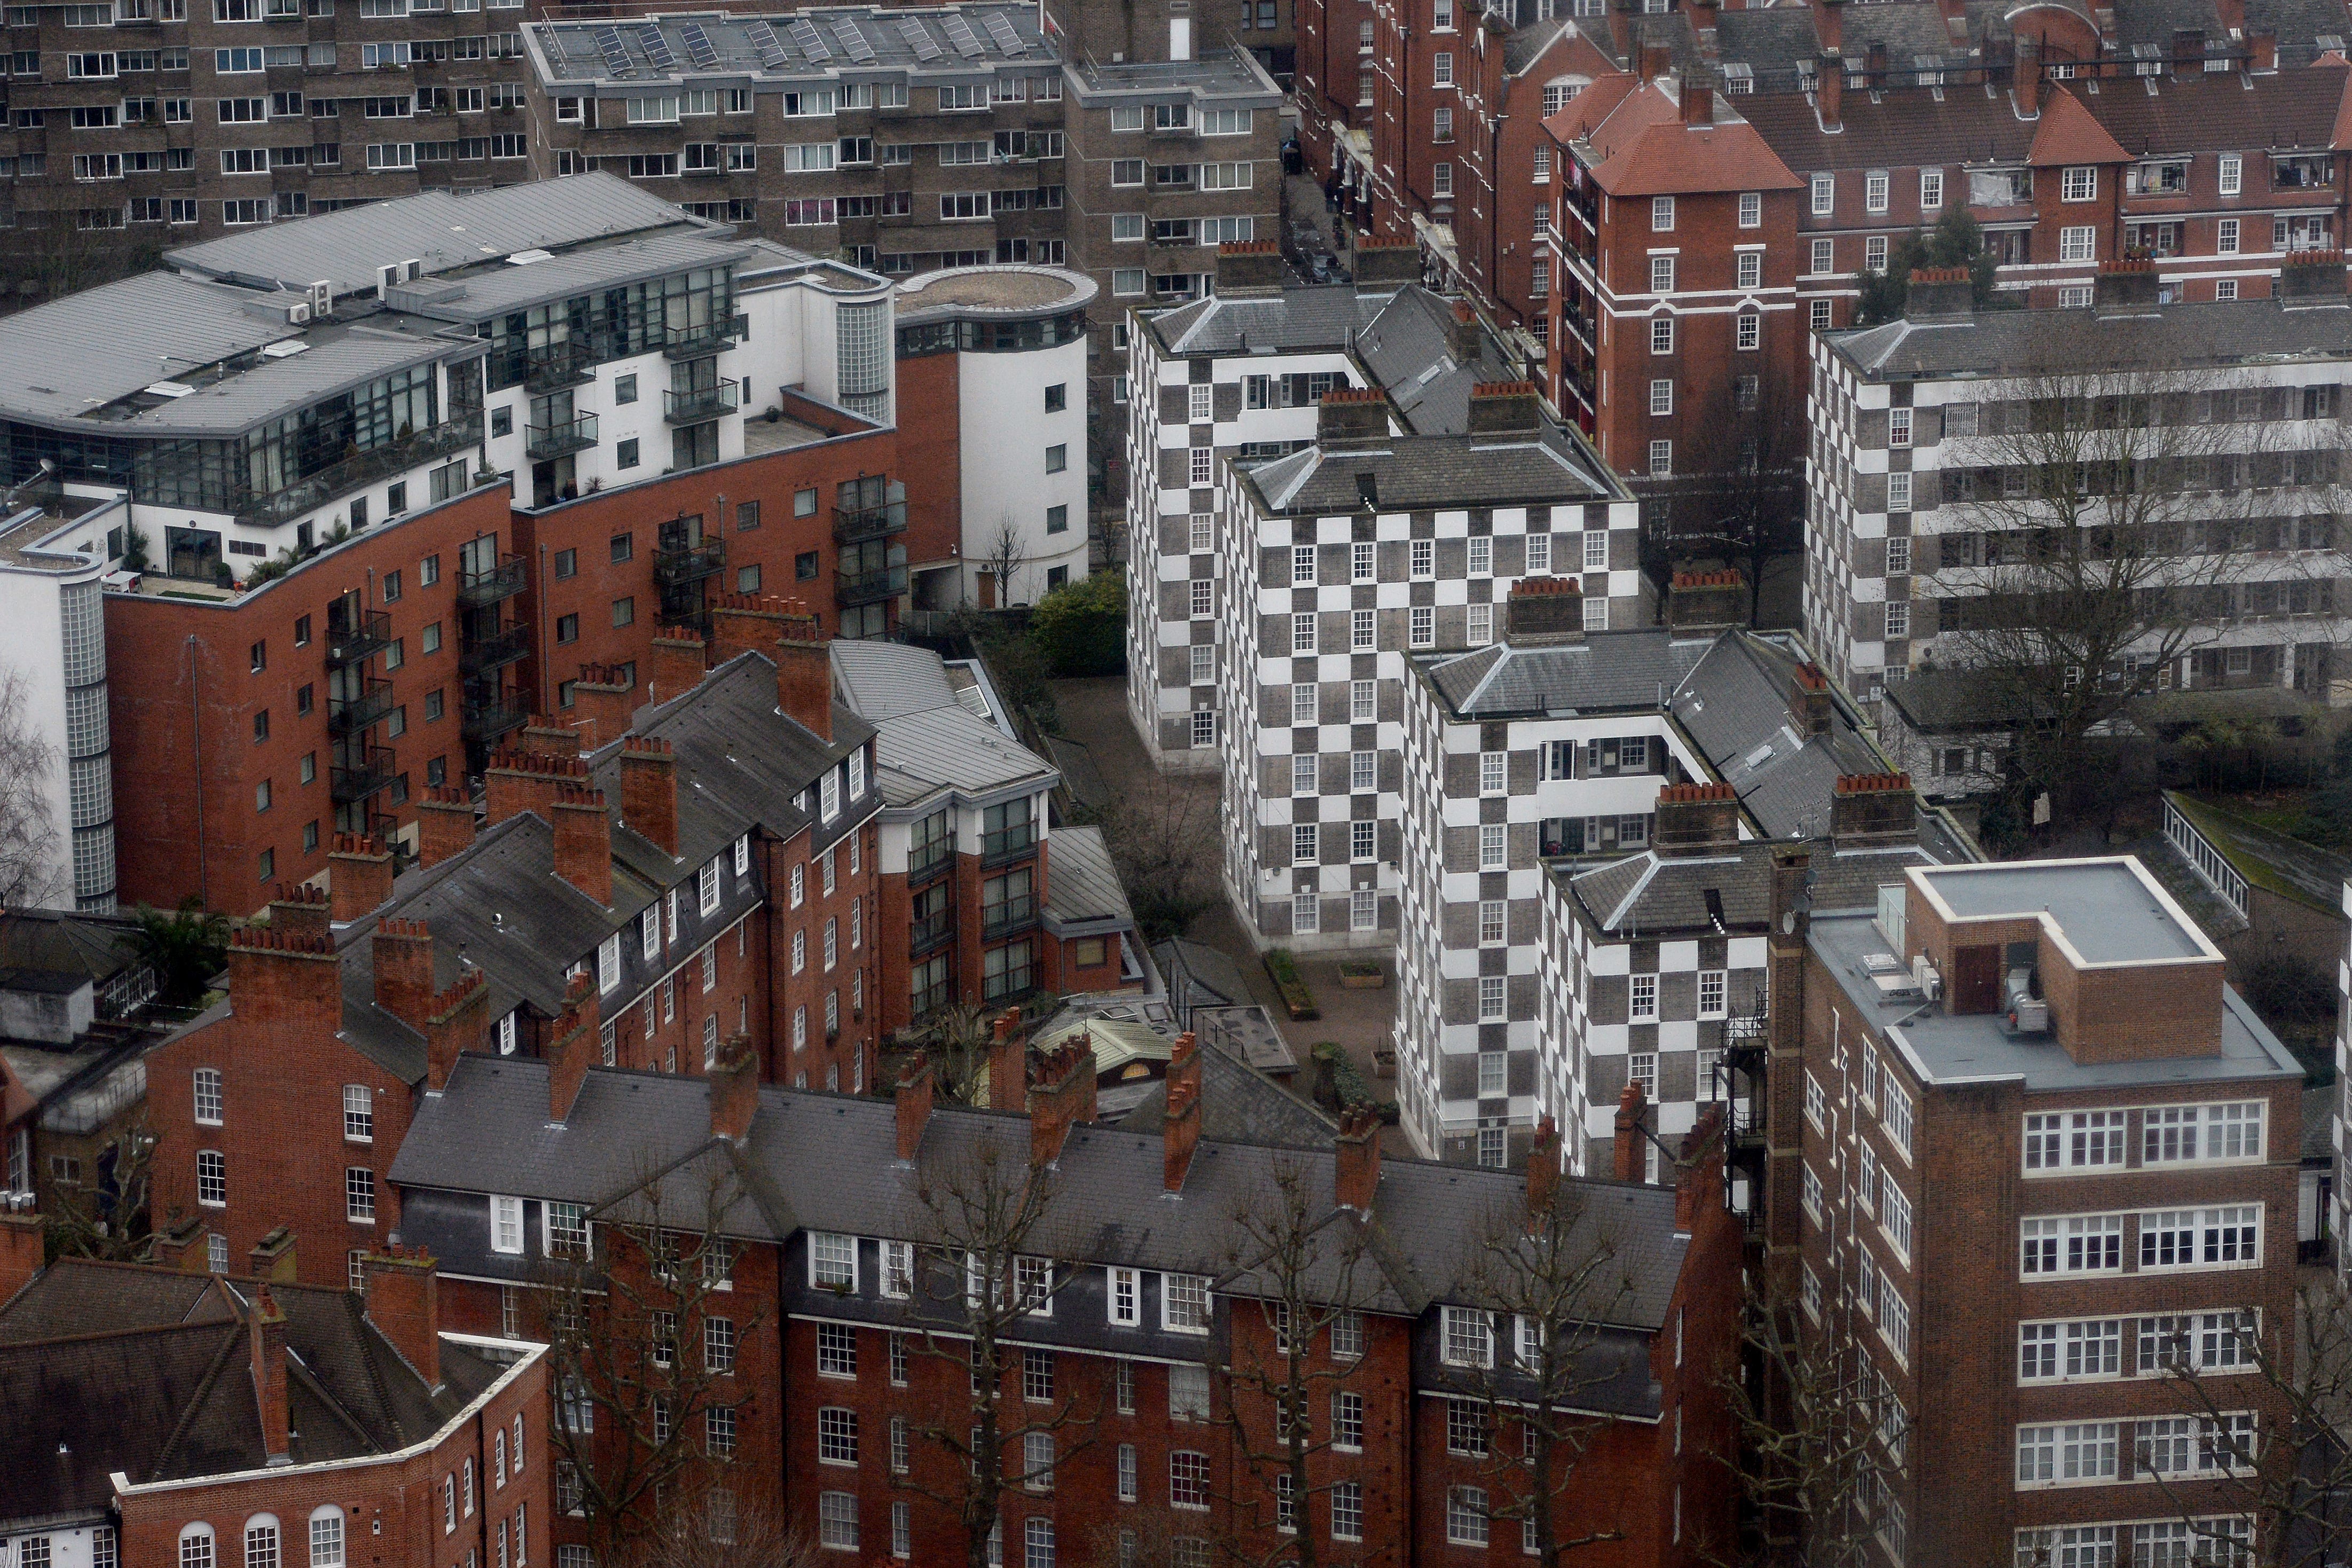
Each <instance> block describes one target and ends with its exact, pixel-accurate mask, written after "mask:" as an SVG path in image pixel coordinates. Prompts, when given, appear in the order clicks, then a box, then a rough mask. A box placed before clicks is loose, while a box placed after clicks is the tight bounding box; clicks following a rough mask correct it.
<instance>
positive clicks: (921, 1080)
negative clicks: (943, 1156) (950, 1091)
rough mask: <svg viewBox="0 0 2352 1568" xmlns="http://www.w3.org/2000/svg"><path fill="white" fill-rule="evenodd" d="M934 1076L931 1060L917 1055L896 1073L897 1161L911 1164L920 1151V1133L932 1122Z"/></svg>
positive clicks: (918, 1052) (922, 1055)
mask: <svg viewBox="0 0 2352 1568" xmlns="http://www.w3.org/2000/svg"><path fill="white" fill-rule="evenodd" d="M932 1084H933V1074H932V1072H931V1062H930V1058H929V1057H927V1056H925V1055H924V1054H923V1053H922V1052H920V1051H917V1052H916V1053H915V1054H914V1055H913V1056H911V1057H909V1058H907V1061H906V1064H905V1065H904V1066H902V1067H901V1068H899V1069H898V1161H899V1163H901V1164H909V1165H911V1164H913V1163H914V1161H915V1155H916V1154H917V1153H918V1152H920V1151H921V1149H922V1147H923V1129H924V1128H925V1127H927V1126H928V1125H929V1123H930V1120H931V1089H932Z"/></svg>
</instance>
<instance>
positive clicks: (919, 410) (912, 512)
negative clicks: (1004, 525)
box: [896, 353, 963, 562]
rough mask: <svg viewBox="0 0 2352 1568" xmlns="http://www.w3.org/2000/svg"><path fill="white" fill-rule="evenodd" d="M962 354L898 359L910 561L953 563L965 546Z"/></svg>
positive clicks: (900, 450) (900, 444)
mask: <svg viewBox="0 0 2352 1568" xmlns="http://www.w3.org/2000/svg"><path fill="white" fill-rule="evenodd" d="M961 360H962V356H961V355H960V354H953V353H936V354H922V355H919V356H918V357H916V358H914V359H902V360H900V361H899V362H898V407H899V409H900V411H901V415H900V423H899V429H898V458H897V459H896V461H897V465H898V467H897V471H898V473H900V474H902V475H903V476H905V478H906V480H907V536H906V545H907V559H908V561H910V562H922V561H948V560H952V559H954V558H955V557H956V556H957V555H959V554H960V553H961V551H962V547H963V482H962V479H963V449H962V447H963V444H962V437H961V432H962V427H963V426H962V421H961V419H960V418H958V417H957V406H958V405H957V399H958V398H959V397H960V396H961V371H960V369H959V366H960V364H961Z"/></svg>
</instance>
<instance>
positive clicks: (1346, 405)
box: [1315, 386, 1389, 452]
mask: <svg viewBox="0 0 2352 1568" xmlns="http://www.w3.org/2000/svg"><path fill="white" fill-rule="evenodd" d="M1388 439H1389V396H1388V394H1387V393H1385V392H1382V391H1381V389H1380V388H1379V387H1377V386H1340V387H1334V388H1333V389H1332V390H1330V391H1329V392H1327V393H1325V394H1324V395H1323V397H1322V400H1321V401H1320V402H1319V403H1318V404H1317V405H1315V444H1316V445H1317V446H1318V447H1323V448H1324V449H1325V450H1327V451H1333V452H1352V451H1360V450H1365V449H1368V448H1371V447H1382V446H1385V445H1387V443H1388Z"/></svg>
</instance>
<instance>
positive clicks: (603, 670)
mask: <svg viewBox="0 0 2352 1568" xmlns="http://www.w3.org/2000/svg"><path fill="white" fill-rule="evenodd" d="M636 713H637V694H636V689H635V687H633V686H631V685H630V684H629V678H628V672H627V671H626V670H625V669H623V668H621V667H620V666H619V665H616V664H583V665H582V666H581V667H580V679H577V680H575V681H573V682H572V728H573V732H574V736H575V738H574V740H573V741H572V744H573V746H574V747H581V746H585V747H587V748H588V749H589V750H591V751H593V750H594V749H595V748H596V747H598V746H604V745H609V744H611V743H612V742H614V741H617V740H619V739H620V738H621V737H622V736H624V735H625V734H627V733H628V732H629V726H630V724H632V723H633V722H635V719H636Z"/></svg>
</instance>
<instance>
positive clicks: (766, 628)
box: [709, 594, 824, 668]
mask: <svg viewBox="0 0 2352 1568" xmlns="http://www.w3.org/2000/svg"><path fill="white" fill-rule="evenodd" d="M709 611H710V647H711V658H710V662H711V666H712V668H717V667H718V666H719V665H722V664H725V663H727V662H728V661H729V660H730V659H734V658H741V657H742V656H743V655H745V654H747V653H763V654H766V655H768V656H769V657H770V658H774V657H775V648H776V645H777V644H778V643H779V642H782V641H783V640H784V639H785V638H787V637H798V638H802V639H803V640H806V641H813V642H822V641H824V637H823V636H822V635H821V634H820V632H819V631H818V628H817V620H816V617H815V616H813V615H811V614H809V612H808V607H807V606H806V605H803V604H802V603H801V601H799V600H797V599H787V598H784V597H782V596H781V595H773V594H714V595H711V596H710V599H709Z"/></svg>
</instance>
